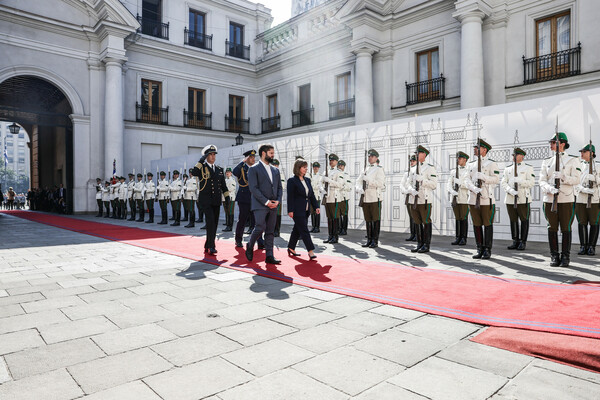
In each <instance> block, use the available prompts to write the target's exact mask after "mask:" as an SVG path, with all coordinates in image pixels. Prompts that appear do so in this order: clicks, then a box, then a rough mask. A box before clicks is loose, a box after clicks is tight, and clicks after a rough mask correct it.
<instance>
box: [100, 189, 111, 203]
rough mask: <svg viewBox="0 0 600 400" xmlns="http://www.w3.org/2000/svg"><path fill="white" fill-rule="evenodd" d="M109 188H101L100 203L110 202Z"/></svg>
mask: <svg viewBox="0 0 600 400" xmlns="http://www.w3.org/2000/svg"><path fill="white" fill-rule="evenodd" d="M110 190H111V189H110V186H102V201H110Z"/></svg>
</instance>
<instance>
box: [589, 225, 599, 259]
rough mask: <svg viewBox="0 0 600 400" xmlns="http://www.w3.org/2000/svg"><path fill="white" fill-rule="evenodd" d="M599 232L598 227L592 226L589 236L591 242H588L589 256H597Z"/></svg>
mask: <svg viewBox="0 0 600 400" xmlns="http://www.w3.org/2000/svg"><path fill="white" fill-rule="evenodd" d="M598 230H599V227H598V225H592V226H590V235H589V236H588V238H589V242H588V243H589V245H588V252H587V255H588V256H595V255H596V244H597V243H598Z"/></svg>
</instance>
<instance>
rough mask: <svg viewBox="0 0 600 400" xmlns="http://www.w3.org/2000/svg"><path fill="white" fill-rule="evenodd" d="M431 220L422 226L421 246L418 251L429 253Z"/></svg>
mask: <svg viewBox="0 0 600 400" xmlns="http://www.w3.org/2000/svg"><path fill="white" fill-rule="evenodd" d="M431 230H432V226H431V222H430V223H428V224H425V225H424V227H423V246H421V248H420V249H419V251H418V252H419V253H429V246H430V245H431Z"/></svg>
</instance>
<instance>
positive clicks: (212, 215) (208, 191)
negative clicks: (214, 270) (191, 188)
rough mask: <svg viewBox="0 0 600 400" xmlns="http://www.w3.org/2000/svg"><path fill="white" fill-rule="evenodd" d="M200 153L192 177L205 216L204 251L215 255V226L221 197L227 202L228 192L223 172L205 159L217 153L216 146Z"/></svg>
mask: <svg viewBox="0 0 600 400" xmlns="http://www.w3.org/2000/svg"><path fill="white" fill-rule="evenodd" d="M202 153H203V154H204V156H203V157H202V158H201V159H200V161H199V162H198V164H196V166H195V167H194V168H193V169H192V172H191V173H192V175H193V176H197V177H198V192H199V195H198V200H199V202H200V205H201V206H202V210H203V211H204V213H205V216H206V242H205V243H204V251H205V252H207V253H210V254H216V252H217V250H216V248H215V237H216V236H217V225H218V223H219V213H220V210H221V195H223V196H225V201H229V199H230V198H229V191H228V190H227V184H226V183H225V172H224V171H223V168H221V167H219V166H218V165H216V164H212V165H211V164H209V163H208V162H206V161H205V157H206V156H207V155H208V154H211V153H215V154H216V153H217V148H216V146H213V145H210V146H206V147H205V148H204V149H203V151H202Z"/></svg>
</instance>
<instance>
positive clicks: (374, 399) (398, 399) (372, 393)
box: [353, 382, 428, 400]
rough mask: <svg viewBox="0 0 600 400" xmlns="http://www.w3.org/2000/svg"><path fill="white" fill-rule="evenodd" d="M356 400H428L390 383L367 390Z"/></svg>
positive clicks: (356, 397) (355, 397)
mask: <svg viewBox="0 0 600 400" xmlns="http://www.w3.org/2000/svg"><path fill="white" fill-rule="evenodd" d="M353 399H356V400H428V399H427V397H423V396H421V395H419V394H416V393H413V392H410V391H408V390H406V389H403V388H401V387H398V386H396V385H392V384H391V383H389V382H383V383H380V384H379V385H377V386H373V387H372V388H371V389H368V390H365V391H364V392H362V393H361V394H359V395H358V396H354V397H353Z"/></svg>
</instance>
